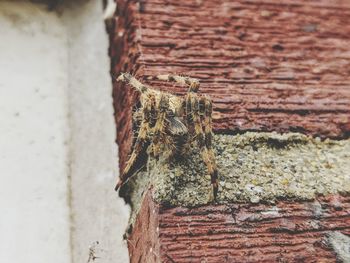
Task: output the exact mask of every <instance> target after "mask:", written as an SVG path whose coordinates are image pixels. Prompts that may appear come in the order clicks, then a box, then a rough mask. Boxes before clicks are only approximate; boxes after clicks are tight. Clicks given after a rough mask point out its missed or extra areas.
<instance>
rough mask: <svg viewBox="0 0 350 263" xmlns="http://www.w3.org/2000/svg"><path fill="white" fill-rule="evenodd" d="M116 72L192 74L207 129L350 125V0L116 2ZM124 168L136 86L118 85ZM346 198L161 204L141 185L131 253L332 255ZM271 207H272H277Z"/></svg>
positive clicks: (349, 129)
mask: <svg viewBox="0 0 350 263" xmlns="http://www.w3.org/2000/svg"><path fill="white" fill-rule="evenodd" d="M117 3H118V11H117V15H118V16H117V17H116V20H115V29H114V31H113V32H112V33H111V48H110V54H111V59H112V72H113V73H114V74H115V75H118V74H119V73H120V72H122V71H124V72H125V71H128V72H131V73H133V74H134V75H136V76H137V77H139V78H141V79H142V80H143V81H144V82H146V83H148V84H151V85H153V86H155V87H157V88H159V89H161V90H167V91H170V92H173V93H175V94H179V95H180V94H184V93H185V91H186V89H185V88H184V87H179V86H176V85H173V84H169V83H168V84H164V83H163V82H158V81H154V80H152V81H150V80H148V76H153V75H156V74H160V73H178V74H185V75H190V76H192V77H197V78H199V79H200V81H201V83H202V85H201V88H200V92H202V93H205V94H208V95H210V96H211V98H212V99H213V102H214V113H213V117H214V123H213V124H214V131H215V132H217V133H229V134H235V133H240V132H245V131H277V132H287V131H293V132H300V133H303V134H307V135H312V136H319V137H322V138H335V139H342V138H348V137H349V135H350V37H349V36H350V23H349V22H350V1H347V0H344V1H342V0H320V1H311V0H308V1H302V0H295V1H288V0H284V1H277V0H276V1H272V0H259V1H257V0H239V1H231V0H210V1H205V0H186V1H184V0H181V1H166V0H147V1H138V2H137V1H125V0H117ZM113 96H114V105H115V111H116V115H115V116H116V123H117V142H118V144H119V151H120V152H119V157H120V158H119V161H120V164H121V166H120V167H121V169H123V166H124V165H125V161H126V159H127V156H128V154H129V153H130V149H131V143H132V132H131V126H132V125H131V114H132V108H133V106H134V103H135V101H136V99H137V94H136V93H135V92H134V91H132V90H131V89H130V88H127V87H126V86H125V85H122V84H120V83H115V85H114V92H113ZM349 201H350V199H349V198H348V197H340V196H332V197H327V198H320V199H319V200H315V201H313V202H303V203H301V202H280V203H278V204H277V205H276V206H273V205H262V204H260V205H252V204H229V205H217V206H210V205H208V206H204V207H200V208H194V209H186V208H179V207H177V208H171V209H169V208H166V207H163V206H160V205H158V204H156V203H155V202H154V201H153V200H152V199H151V197H150V195H149V194H147V195H146V199H145V200H144V201H143V203H142V206H141V210H140V213H139V216H138V219H137V221H136V223H135V225H134V229H133V231H132V234H131V236H130V237H129V239H128V244H129V251H130V255H131V262H335V260H336V259H335V254H334V252H333V251H332V250H331V249H329V246H328V245H327V244H326V242H325V241H324V238H325V234H326V232H327V231H340V232H342V233H344V234H350V205H349V204H350V202H349ZM276 207H277V208H278V209H277V210H276Z"/></svg>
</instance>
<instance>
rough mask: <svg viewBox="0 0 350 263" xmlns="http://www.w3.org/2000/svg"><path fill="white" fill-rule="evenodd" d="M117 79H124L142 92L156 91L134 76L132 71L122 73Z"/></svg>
mask: <svg viewBox="0 0 350 263" xmlns="http://www.w3.org/2000/svg"><path fill="white" fill-rule="evenodd" d="M117 81H123V82H126V83H127V84H129V85H130V86H132V87H133V88H135V89H136V90H137V91H139V92H140V93H147V92H150V91H153V92H154V91H155V90H154V89H152V88H151V87H150V86H147V85H144V84H142V83H141V82H140V81H138V80H137V79H136V78H135V77H134V76H132V75H131V74H130V73H121V74H120V75H119V77H118V78H117Z"/></svg>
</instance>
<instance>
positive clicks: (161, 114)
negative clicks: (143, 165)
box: [152, 94, 169, 157]
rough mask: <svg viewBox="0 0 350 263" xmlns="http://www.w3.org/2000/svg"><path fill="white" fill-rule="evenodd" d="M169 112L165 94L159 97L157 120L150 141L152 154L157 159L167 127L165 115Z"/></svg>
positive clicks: (167, 98) (167, 99)
mask: <svg viewBox="0 0 350 263" xmlns="http://www.w3.org/2000/svg"><path fill="white" fill-rule="evenodd" d="M168 111H169V97H168V96H167V95H165V94H161V95H160V99H159V104H158V114H157V120H156V122H155V125H154V128H153V129H152V131H153V140H152V153H153V156H154V157H158V156H159V154H160V151H161V142H162V141H164V139H163V138H164V135H165V130H166V126H167V123H166V122H167V113H168Z"/></svg>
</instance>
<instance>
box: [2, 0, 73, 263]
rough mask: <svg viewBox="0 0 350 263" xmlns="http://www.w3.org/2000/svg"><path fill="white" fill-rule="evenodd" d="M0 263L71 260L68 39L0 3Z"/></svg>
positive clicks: (54, 22)
mask: <svg viewBox="0 0 350 263" xmlns="http://www.w3.org/2000/svg"><path fill="white" fill-rule="evenodd" d="M0 25H1V26H0V39H1V41H0V173H1V177H0V211H1V214H0V261H1V262H4V263H7V262H33V263H34V262H35V263H41V262H42V263H44V262H69V260H70V244H69V207H68V206H67V204H68V199H67V193H68V188H67V183H68V180H67V173H68V166H67V155H66V152H67V139H68V125H67V124H68V121H67V114H68V112H67V97H66V93H67V83H68V76H67V74H66V69H67V65H68V64H67V63H68V54H67V35H66V31H65V28H64V26H63V24H62V23H61V22H60V20H59V18H58V17H57V16H56V15H54V14H50V13H47V12H46V11H44V9H43V8H42V7H40V6H34V5H31V4H27V3H17V2H11V3H9V2H0Z"/></svg>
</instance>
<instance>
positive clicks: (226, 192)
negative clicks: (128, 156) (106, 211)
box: [122, 132, 350, 221]
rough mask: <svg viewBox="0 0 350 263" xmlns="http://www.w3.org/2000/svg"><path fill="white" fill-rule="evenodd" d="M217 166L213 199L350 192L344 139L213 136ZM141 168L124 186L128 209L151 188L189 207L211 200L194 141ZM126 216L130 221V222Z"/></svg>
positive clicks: (164, 199)
mask: <svg viewBox="0 0 350 263" xmlns="http://www.w3.org/2000/svg"><path fill="white" fill-rule="evenodd" d="M214 146H215V147H214V151H215V153H216V156H217V164H218V170H219V192H218V197H217V200H216V202H217V203H232V202H239V203H242V202H251V203H259V202H260V203H261V202H263V203H270V204H273V203H275V202H276V201H277V200H281V199H282V200H283V199H286V198H288V199H294V200H312V199H314V198H315V197H317V196H318V195H328V194H332V193H333V194H334V193H343V194H345V193H350V140H349V139H348V140H341V141H336V140H329V139H327V140H325V141H321V140H320V139H319V138H316V139H314V138H311V137H307V136H305V135H301V134H297V133H287V134H283V135H280V134H277V133H254V132H248V133H245V134H242V135H236V136H232V135H215V136H214ZM146 167H147V169H146V171H142V172H140V173H139V174H138V175H135V176H134V178H133V179H132V180H130V183H128V185H126V186H124V189H123V191H122V195H123V196H125V197H126V199H127V200H128V202H129V203H131V205H132V208H133V211H134V213H135V212H137V210H138V208H139V205H140V203H141V202H142V197H143V193H144V192H145V191H146V190H147V189H148V188H149V185H150V186H151V187H152V193H153V198H154V199H155V201H157V202H159V203H162V204H165V205H171V206H185V207H193V206H198V205H205V204H209V203H212V186H211V184H210V176H209V175H208V173H207V168H206V166H205V165H204V162H203V161H202V159H201V156H200V154H199V152H198V148H197V147H196V145H192V150H191V151H190V152H189V154H188V156H186V157H185V158H183V159H182V161H180V162H179V161H177V162H169V160H163V159H161V158H160V159H159V160H155V159H149V163H148V165H147V166H146ZM134 216H135V215H133V216H132V221H133V220H134Z"/></svg>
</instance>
